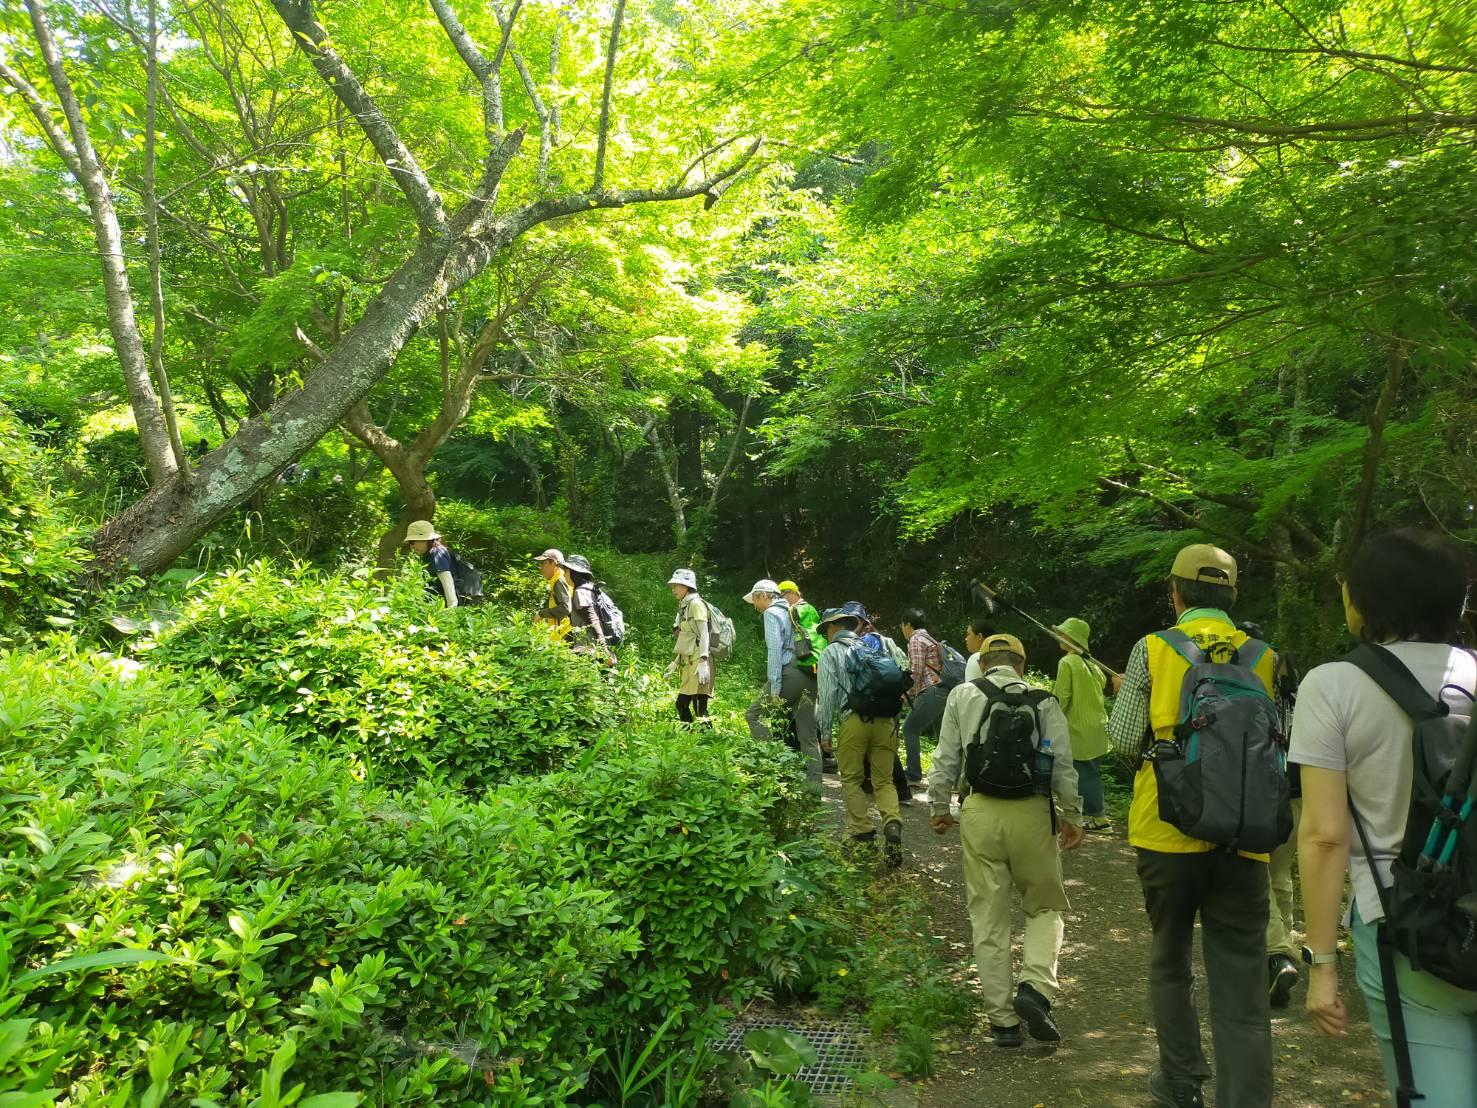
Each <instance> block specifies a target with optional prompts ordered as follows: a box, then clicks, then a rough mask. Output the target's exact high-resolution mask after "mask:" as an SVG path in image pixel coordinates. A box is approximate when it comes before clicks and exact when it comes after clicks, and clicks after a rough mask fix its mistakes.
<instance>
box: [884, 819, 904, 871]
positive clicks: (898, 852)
mask: <svg viewBox="0 0 1477 1108" xmlns="http://www.w3.org/2000/svg"><path fill="white" fill-rule="evenodd" d="M882 837H883V838H884V839H886V840H887V846H885V847H884V848H883V857H884V858H886V859H887V868H888V869H897V868H898V867H899V866H900V865H902V864H903V824H902V821H901V820H895V819H890V820H888V821H887V824H886V826H884V827H883V828H882Z"/></svg>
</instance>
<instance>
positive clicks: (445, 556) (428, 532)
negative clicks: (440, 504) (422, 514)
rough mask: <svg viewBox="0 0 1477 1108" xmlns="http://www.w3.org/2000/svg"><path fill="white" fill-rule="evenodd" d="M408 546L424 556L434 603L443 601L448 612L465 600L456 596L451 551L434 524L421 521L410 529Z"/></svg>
mask: <svg viewBox="0 0 1477 1108" xmlns="http://www.w3.org/2000/svg"><path fill="white" fill-rule="evenodd" d="M405 543H406V545H407V546H409V547H410V549H411V552H412V553H414V554H418V555H420V558H421V560H422V561H423V562H425V565H426V594H427V595H428V596H430V597H431V598H432V599H433V600H440V601H443V602H444V603H445V604H446V606H447V607H448V608H455V607H456V606H457V605H458V604H459V603H460V602H461V598H460V597H458V596H457V594H456V579H455V576H454V575H453V573H452V559H451V551H450V550H449V549H448V548H447V546H446V544H445V543H444V542H442V541H441V536H440V534H438V533H437V531H436V528H434V527H432V526H431V521H430V520H426V519H418V520H416V521H415V522H414V523H412V524H411V525H410V526H409V527H408V528H406V530H405Z"/></svg>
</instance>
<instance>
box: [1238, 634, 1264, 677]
mask: <svg viewBox="0 0 1477 1108" xmlns="http://www.w3.org/2000/svg"><path fill="white" fill-rule="evenodd" d="M1270 649H1272V648H1271V647H1269V646H1268V645H1267V644H1266V643H1264V642H1262V640H1261V639H1247V640H1246V641H1245V642H1244V643H1242V644H1241V645H1240V646H1239V647H1237V649H1236V662H1237V664H1238V665H1242V666H1245V667H1246V668H1247V669H1250V670H1254V669H1256V667H1257V666H1258V665H1260V664H1261V661H1262V658H1263V657H1264V656H1265V655H1266V653H1267V651H1268V650H1270Z"/></svg>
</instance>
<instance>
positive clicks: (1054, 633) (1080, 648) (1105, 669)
mask: <svg viewBox="0 0 1477 1108" xmlns="http://www.w3.org/2000/svg"><path fill="white" fill-rule="evenodd" d="M969 588H970V591H971V592H973V593H974V595H975V596H976V597H978V598H979V600H980V601H981V602H982V603H983V604H984V606H985V608H986V610H988V611H989V613H990V614H991V615H994V614H995V613H996V612H998V611H999V610H1000V609H1001V608H1008V609H1009V610H1010V611H1012V612H1014V613H1015V614H1016V615H1018V616H1020V617H1021V618H1022V619H1024V620H1028V621H1029V622H1031V623H1034V624H1035V625H1036V626H1037V627H1039V628H1041V630H1043V631H1045V632H1046V633H1047V634H1048V635H1050V636H1051V637H1052V638H1054V639H1056V641H1057V642H1060V643H1065V644H1066V645H1067V646H1069V647H1071V648H1072V649H1073V650H1075V651H1076V652H1077V653H1078V654H1081V655H1082V657H1084V658H1086V659H1087V660H1088V661H1089V662H1091V663H1092V664H1093V665H1095V666H1097V668H1098V669H1100V670H1101V671H1102V673H1103V676H1104V677H1117V676H1119V674H1118V672H1117V671H1116V670H1115V669H1113V667H1112V666H1110V665H1108V664H1107V663H1105V662H1100V661H1098V659H1096V658H1094V657H1093V656H1092V654H1090V653H1089V652H1088V649H1087V644H1086V643H1080V642H1078V641H1077V640H1076V639H1074V638H1073V637H1072V636H1071V635H1068V634H1067V633H1066V632H1064V631H1059V630H1057V629H1056V628H1055V627H1048V626H1047V625H1046V624H1044V623H1042V622H1041V621H1040V620H1039V619H1037V618H1036V617H1035V616H1033V615H1032V614H1031V613H1030V612H1028V611H1026V610H1025V609H1024V608H1020V607H1017V606H1016V605H1015V604H1012V603H1011V602H1010V601H1009V600H1006V599H1005V597H1004V596H1003V595H1001V593H1000V591H999V590H998V589H992V588H991V587H990V586H989V585H987V584H985V583H984V581H982V580H980V579H979V578H978V577H976V578H975V579H974V580H973V581H971V582H970V583H969Z"/></svg>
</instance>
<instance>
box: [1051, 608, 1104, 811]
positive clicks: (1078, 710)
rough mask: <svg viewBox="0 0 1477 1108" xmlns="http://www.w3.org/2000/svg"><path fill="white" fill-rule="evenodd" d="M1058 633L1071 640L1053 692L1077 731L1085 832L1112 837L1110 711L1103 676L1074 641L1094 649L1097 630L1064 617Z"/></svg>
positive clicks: (1074, 738)
mask: <svg viewBox="0 0 1477 1108" xmlns="http://www.w3.org/2000/svg"><path fill="white" fill-rule="evenodd" d="M1056 630H1057V631H1058V632H1059V633H1061V634H1062V635H1064V636H1066V638H1065V639H1058V640H1057V643H1058V645H1059V646H1060V647H1061V648H1062V651H1063V653H1062V660H1061V661H1060V662H1058V663H1057V667H1056V685H1055V686H1054V687H1053V689H1052V691H1053V692H1054V693H1055V694H1056V699H1057V703H1058V704H1060V705H1061V706H1062V711H1063V712H1064V713H1065V714H1066V717H1067V726H1068V727H1070V728H1071V730H1072V757H1073V759H1074V760H1075V761H1076V766H1077V787H1078V789H1079V791H1080V792H1081V793H1082V815H1083V818H1084V820H1085V822H1084V823H1083V824H1082V827H1083V829H1084V830H1087V831H1096V832H1099V833H1104V834H1106V833H1107V832H1110V831H1112V830H1113V823H1112V821H1111V820H1109V819H1108V808H1107V804H1106V803H1105V800H1104V796H1103V774H1102V766H1101V763H1102V759H1103V757H1104V756H1105V755H1106V754H1107V753H1108V750H1109V746H1108V710H1107V708H1106V707H1104V702H1103V675H1102V674H1101V673H1100V672H1099V671H1098V670H1097V669H1095V668H1094V667H1093V666H1092V664H1091V663H1090V662H1088V660H1087V659H1086V658H1084V657H1083V656H1082V654H1081V651H1079V650H1078V649H1077V648H1076V647H1074V646H1071V645H1070V644H1069V643H1068V641H1067V640H1068V639H1070V640H1071V641H1072V642H1075V643H1077V644H1078V645H1079V646H1080V647H1081V648H1082V649H1083V650H1087V649H1089V648H1090V647H1089V643H1088V641H1087V637H1088V635H1089V634H1090V633H1091V628H1089V627H1088V625H1087V621H1086V620H1082V619H1077V618H1075V617H1073V618H1072V619H1064V620H1062V622H1061V623H1060V624H1058V625H1057V627H1056Z"/></svg>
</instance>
